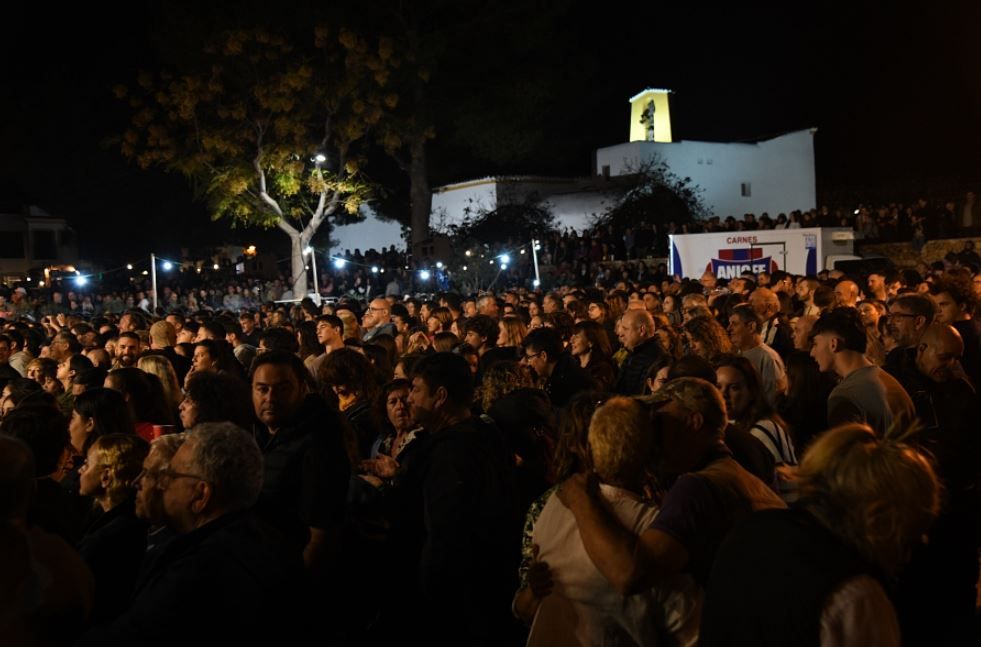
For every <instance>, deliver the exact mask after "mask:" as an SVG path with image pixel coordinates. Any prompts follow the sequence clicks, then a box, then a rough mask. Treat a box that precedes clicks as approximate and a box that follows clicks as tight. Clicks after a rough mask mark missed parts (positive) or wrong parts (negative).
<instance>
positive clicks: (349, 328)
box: [334, 308, 361, 339]
mask: <svg viewBox="0 0 981 647" xmlns="http://www.w3.org/2000/svg"><path fill="white" fill-rule="evenodd" d="M334 314H336V315H337V317H338V318H339V319H340V320H341V321H343V322H344V332H343V333H342V334H343V335H344V339H361V326H360V325H359V324H358V318H357V317H356V316H355V314H354V313H353V312H351V311H350V310H348V309H347V308H339V309H338V310H337V312H335V313H334Z"/></svg>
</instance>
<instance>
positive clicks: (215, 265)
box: [211, 263, 221, 270]
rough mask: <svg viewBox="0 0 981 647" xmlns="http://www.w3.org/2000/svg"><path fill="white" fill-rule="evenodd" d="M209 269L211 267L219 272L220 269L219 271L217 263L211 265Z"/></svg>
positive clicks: (219, 266)
mask: <svg viewBox="0 0 981 647" xmlns="http://www.w3.org/2000/svg"><path fill="white" fill-rule="evenodd" d="M211 267H212V268H213V269H215V270H220V269H221V265H219V264H218V263H215V264H214V265H212V266H211Z"/></svg>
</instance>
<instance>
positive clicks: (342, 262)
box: [334, 258, 347, 270]
mask: <svg viewBox="0 0 981 647" xmlns="http://www.w3.org/2000/svg"><path fill="white" fill-rule="evenodd" d="M345 265H347V261H345V260H344V259H343V258H335V259H334V267H336V268H337V269H339V270H342V269H344V266H345Z"/></svg>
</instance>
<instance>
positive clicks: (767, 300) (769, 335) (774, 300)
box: [749, 288, 794, 358]
mask: <svg viewBox="0 0 981 647" xmlns="http://www.w3.org/2000/svg"><path fill="white" fill-rule="evenodd" d="M749 305H750V306H751V307H752V308H753V311H754V312H755V313H756V316H758V317H759V318H760V322H761V327H760V335H761V336H762V337H763V343H764V344H766V345H767V346H769V347H770V348H772V349H773V350H775V351H777V354H778V355H780V357H782V358H786V357H787V355H788V354H789V353H790V351H792V350H793V349H794V334H793V331H792V330H791V329H790V326H789V325H788V324H787V321H786V319H784V318H782V317H781V316H780V298H779V297H777V293H776V292H774V291H773V290H771V289H769V288H756V289H755V290H753V291H752V292H751V293H750V295H749Z"/></svg>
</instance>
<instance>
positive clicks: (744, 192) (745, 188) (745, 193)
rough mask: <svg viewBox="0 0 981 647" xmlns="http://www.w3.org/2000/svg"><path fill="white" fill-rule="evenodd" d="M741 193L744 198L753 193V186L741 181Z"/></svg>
mask: <svg viewBox="0 0 981 647" xmlns="http://www.w3.org/2000/svg"><path fill="white" fill-rule="evenodd" d="M741 186H742V195H743V197H744V198H748V197H750V196H752V195H753V188H752V186H750V183H749V182H743V183H742V185H741Z"/></svg>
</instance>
